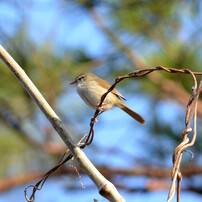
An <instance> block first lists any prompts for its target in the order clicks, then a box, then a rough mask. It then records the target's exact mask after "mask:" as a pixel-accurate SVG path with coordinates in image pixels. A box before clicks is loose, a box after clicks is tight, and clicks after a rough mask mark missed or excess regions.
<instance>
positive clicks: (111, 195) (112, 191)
mask: <svg viewBox="0 0 202 202" xmlns="http://www.w3.org/2000/svg"><path fill="white" fill-rule="evenodd" d="M0 58H1V59H2V60H3V61H4V63H5V64H6V65H7V66H8V67H9V68H10V70H11V71H12V72H13V73H14V74H15V76H16V77H17V78H18V80H19V81H20V83H21V84H22V85H23V87H24V88H25V90H26V91H27V92H28V93H29V95H30V96H31V97H32V99H33V100H34V101H35V102H36V104H37V105H38V107H39V108H40V109H41V110H42V111H43V113H44V114H45V115H46V117H47V118H48V120H49V121H50V122H51V124H52V125H53V127H54V128H55V130H56V131H57V133H58V135H59V136H60V137H61V138H62V140H63V141H64V143H65V144H66V146H67V147H68V148H69V150H70V151H71V153H72V155H73V156H74V158H75V159H76V161H77V162H78V164H79V165H80V166H81V168H82V169H83V170H84V172H85V173H86V174H87V175H88V176H89V177H90V178H91V180H92V181H93V182H94V183H95V184H96V186H97V188H98V190H99V193H100V194H101V195H102V196H103V197H105V198H107V199H108V200H110V201H118V202H120V201H125V200H124V198H123V197H122V196H121V195H120V194H119V193H118V191H117V190H116V188H115V187H114V185H113V184H112V183H110V182H109V181H108V180H107V179H105V178H104V177H103V176H102V175H101V174H100V172H99V171H98V170H97V169H96V168H95V167H94V165H93V164H92V163H91V162H90V160H89V159H88V158H87V157H86V155H85V154H84V152H83V151H82V150H81V149H80V148H79V147H77V146H75V144H74V143H73V141H72V139H71V136H70V134H69V133H68V132H67V130H66V129H65V128H64V126H63V123H62V121H61V120H60V119H59V117H58V116H57V114H56V113H55V112H54V111H53V109H52V108H51V107H50V105H49V104H48V103H47V102H46V100H45V99H44V97H43V96H42V95H41V93H40V92H39V91H38V89H37V88H36V86H35V85H34V84H33V83H32V81H31V80H30V79H29V77H28V76H27V75H26V73H25V72H24V70H23V69H22V68H21V67H20V66H19V65H18V64H17V63H16V61H15V60H14V59H13V58H12V57H11V56H10V55H9V54H8V52H7V51H6V50H5V49H4V48H3V47H2V46H1V45H0Z"/></svg>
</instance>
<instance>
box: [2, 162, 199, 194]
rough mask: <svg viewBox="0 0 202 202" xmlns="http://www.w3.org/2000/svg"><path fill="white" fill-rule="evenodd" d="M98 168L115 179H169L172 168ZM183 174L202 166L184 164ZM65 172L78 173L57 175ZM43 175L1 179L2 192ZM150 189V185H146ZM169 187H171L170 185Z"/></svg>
mask: <svg viewBox="0 0 202 202" xmlns="http://www.w3.org/2000/svg"><path fill="white" fill-rule="evenodd" d="M96 168H97V169H98V170H99V171H100V172H101V173H102V174H103V175H104V176H105V177H106V178H108V179H111V180H112V179H114V176H115V175H120V176H144V177H145V176H146V177H149V178H155V179H156V178H158V179H167V178H170V175H171V172H172V171H171V169H169V168H162V167H154V166H149V165H138V166H136V167H135V168H130V169H123V168H122V169H119V168H110V167H106V166H101V165H96ZM181 170H182V174H183V176H184V177H187V178H189V177H193V176H196V175H201V174H202V167H200V166H196V165H190V166H184V167H182V169H181ZM77 171H78V173H79V174H85V173H84V172H83V170H82V169H81V168H80V167H77ZM64 174H68V175H69V174H71V175H78V174H77V172H75V169H73V168H70V167H61V168H60V169H59V170H58V171H57V172H56V173H55V175H56V176H61V175H64ZM42 176H43V173H40V172H30V173H24V174H20V175H15V176H12V177H6V178H4V179H1V181H0V192H1V191H5V190H8V189H11V188H12V187H14V186H19V185H22V184H26V183H29V182H30V181H33V180H37V179H39V178H41V177H42ZM146 187H147V189H148V190H152V189H151V188H150V189H149V187H150V186H149V185H148V184H147V185H146ZM168 188H169V187H168Z"/></svg>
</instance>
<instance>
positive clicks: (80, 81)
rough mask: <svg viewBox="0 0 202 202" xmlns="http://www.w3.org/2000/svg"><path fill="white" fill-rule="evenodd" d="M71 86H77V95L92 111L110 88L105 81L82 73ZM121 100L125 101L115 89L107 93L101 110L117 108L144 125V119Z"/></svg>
mask: <svg viewBox="0 0 202 202" xmlns="http://www.w3.org/2000/svg"><path fill="white" fill-rule="evenodd" d="M71 84H76V85H77V92H78V94H79V95H80V97H81V98H82V99H83V101H84V102H85V103H86V104H87V105H88V106H90V107H91V108H93V109H96V108H97V106H98V104H99V103H100V100H101V97H102V95H103V94H104V93H106V92H107V90H108V89H109V88H110V86H111V85H110V84H109V83H108V82H106V81H105V80H103V79H101V78H99V77H97V76H96V75H94V74H91V73H84V74H81V75H79V76H78V77H77V78H76V79H75V81H73V82H72V83H71ZM121 98H122V99H123V100H126V99H125V98H124V97H123V96H122V95H121V93H119V92H118V91H117V90H116V89H113V90H112V91H111V92H110V93H108V95H107V97H106V98H105V100H104V102H103V103H102V106H101V110H102V111H107V110H110V109H112V108H113V107H119V108H120V109H122V110H123V111H124V112H126V113H127V114H128V115H130V116H131V117H133V118H134V119H135V120H136V121H138V122H139V123H141V124H144V123H145V120H144V118H143V117H142V116H140V115H139V114H138V113H136V112H134V111H133V110H132V109H130V108H128V107H127V106H126V104H125V103H124V102H123V101H122V100H121Z"/></svg>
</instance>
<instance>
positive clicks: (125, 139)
mask: <svg viewBox="0 0 202 202" xmlns="http://www.w3.org/2000/svg"><path fill="white" fill-rule="evenodd" d="M201 21H202V3H201V2H200V1H189V0H181V1H174V0H170V1H165V0H162V1H157V0H150V1H146V0H145V1H144V0H139V1H136V0H117V1H107V0H104V1H99V0H76V1H73V0H72V1H71V0H43V1H41V0H30V1H26V0H1V1H0V43H1V44H2V45H3V46H4V47H5V48H6V50H7V51H8V52H9V53H10V54H11V55H12V56H13V57H14V59H15V60H16V61H17V62H18V63H19V64H20V66H21V67H22V68H23V69H24V70H25V72H26V73H27V74H28V76H29V77H30V78H31V79H32V81H33V82H34V84H35V85H36V86H37V88H38V89H39V90H40V92H41V93H42V94H43V96H44V97H45V98H46V99H47V101H48V102H49V104H50V105H51V106H52V107H53V109H54V110H55V111H56V113H57V114H58V115H59V116H60V118H61V119H62V121H63V122H64V123H65V126H66V127H67V129H68V131H69V132H70V133H71V135H72V137H73V139H74V141H75V142H78V141H79V140H80V138H81V137H82V136H83V135H84V134H86V133H87V132H88V130H89V122H90V119H91V117H92V115H93V113H94V111H93V110H92V109H90V108H88V106H86V105H85V104H84V103H83V101H82V100H81V99H80V97H79V96H78V95H77V93H76V89H75V87H74V86H70V85H69V83H70V82H71V81H73V79H74V78H75V77H76V76H77V75H78V74H80V73H83V72H92V73H94V74H96V75H98V76H100V77H102V78H103V79H105V80H107V81H108V82H109V83H111V84H112V83H113V82H114V79H115V78H116V77H118V76H123V75H125V74H127V73H129V72H132V71H135V70H137V69H141V68H151V67H155V66H158V65H162V66H165V67H173V68H179V69H182V68H189V69H190V70H192V71H195V72H197V71H202V68H201V62H202V52H201V50H202V49H201V48H202V38H201V36H202V35H201V31H202V24H201ZM197 79H198V80H199V79H200V77H199V76H198V77H197ZM192 86H193V81H192V79H191V76H189V75H184V74H181V75H180V74H169V73H165V72H162V71H161V72H154V73H152V74H150V75H148V76H146V77H142V78H138V79H128V80H124V81H123V82H121V83H120V84H118V86H117V87H116V88H117V89H118V90H119V91H120V92H121V93H122V94H123V95H124V96H125V97H126V98H127V101H126V104H127V105H128V106H129V107H130V108H132V109H133V110H135V111H136V112H138V113H139V114H141V115H142V116H143V117H144V118H145V120H146V124H145V125H140V124H138V123H137V122H135V121H134V120H133V119H132V118H131V117H129V116H127V115H126V114H125V113H124V112H122V111H121V110H120V109H113V110H111V111H108V112H105V113H103V114H102V115H101V116H99V118H98V120H99V121H98V123H96V125H95V137H94V141H93V143H92V145H90V146H89V147H86V148H85V153H86V154H87V156H88V157H89V159H90V160H91V161H92V162H93V163H94V165H95V166H96V167H97V168H98V169H99V170H100V172H101V173H102V174H103V175H104V176H105V177H106V178H107V179H109V180H110V181H111V182H112V183H114V185H115V186H116V187H117V188H118V190H119V191H120V193H121V194H122V195H123V196H124V198H125V199H126V201H155V202H156V201H166V199H167V195H168V189H169V186H170V182H171V180H170V170H171V168H172V154H173V151H174V149H175V147H176V146H177V145H178V144H179V143H180V142H181V140H182V137H181V133H182V131H183V130H184V129H185V124H184V119H185V113H186V104H187V102H188V99H189V96H190V94H191V88H192ZM201 117H202V101H201V97H200V101H199V104H198V136H197V140H196V143H195V145H194V146H193V147H192V148H190V150H191V151H192V152H193V153H194V158H193V159H191V154H190V153H188V152H185V153H184V155H183V159H182V171H183V173H184V178H183V181H182V193H181V200H182V201H183V202H185V201H187V202H188V201H195V202H198V201H201V199H202V154H201V148H202V136H201V131H202V127H201ZM65 150H66V147H65V145H64V143H63V142H62V141H61V139H60V138H59V136H58V135H57V134H56V133H55V132H54V130H53V129H52V126H51V125H50V123H49V122H48V120H47V119H46V117H45V116H44V115H43V113H42V112H41V111H40V110H39V109H38V107H37V106H36V104H35V103H34V102H33V101H32V100H31V98H30V96H29V95H28V94H27V92H26V91H25V90H24V89H23V88H22V86H21V85H20V83H19V82H18V81H17V79H16V78H15V76H14V75H13V74H12V73H11V71H10V70H9V69H8V68H7V67H6V65H5V64H4V63H3V62H2V61H0V162H1V163H0V202H13V201H16V200H17V201H26V200H25V198H24V188H25V187H26V186H28V185H30V184H35V183H36V182H37V181H38V180H39V179H40V177H41V176H42V175H43V174H44V173H45V172H46V171H48V170H49V169H51V168H52V167H53V166H54V165H56V164H57V162H58V161H59V159H60V158H61V156H62V154H63V153H64V151H65ZM74 166H77V164H76V163H75V162H74V161H70V162H68V163H67V164H65V165H64V166H63V167H62V168H61V169H59V170H58V171H57V172H56V174H54V175H53V176H52V177H51V178H49V179H48V180H47V182H46V183H45V185H44V187H43V189H42V190H41V191H38V192H37V193H36V200H35V201H36V202H41V201H43V202H47V201H48V202H51V201H57V202H63V201H72V202H74V201H75V202H77V201H81V202H87V201H93V199H98V200H99V201H106V200H105V199H103V198H102V197H101V196H100V195H99V193H98V191H97V189H96V187H95V185H94V184H93V183H92V182H91V180H90V179H89V178H88V176H86V175H85V174H83V172H82V171H81V170H80V169H79V167H78V166H77V169H78V172H79V176H78V174H77V171H76V170H75V168H74ZM175 200H176V198H174V200H173V201H175Z"/></svg>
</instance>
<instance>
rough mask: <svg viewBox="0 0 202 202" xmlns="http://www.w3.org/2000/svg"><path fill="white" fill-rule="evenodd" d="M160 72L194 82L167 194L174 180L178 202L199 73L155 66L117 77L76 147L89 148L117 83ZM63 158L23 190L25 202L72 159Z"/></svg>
mask: <svg viewBox="0 0 202 202" xmlns="http://www.w3.org/2000/svg"><path fill="white" fill-rule="evenodd" d="M160 70H163V71H165V72H168V73H182V74H190V75H191V76H192V78H193V80H194V88H193V94H192V96H191V97H190V99H189V102H188V105H187V113H186V119H185V126H186V129H185V130H184V131H183V133H182V136H183V141H182V143H181V144H180V145H179V146H178V147H177V148H176V149H175V152H174V154H173V170H172V184H171V188H170V192H169V196H168V201H170V200H171V199H172V198H173V196H174V194H175V189H176V188H175V184H176V180H177V183H178V189H177V190H178V192H177V193H178V194H177V195H178V201H179V193H180V183H181V180H182V175H181V172H180V163H181V159H182V154H183V151H184V150H186V149H187V148H188V147H190V146H193V144H194V142H195V139H196V110H197V100H198V96H199V94H200V92H201V91H202V82H200V85H199V88H198V90H197V80H196V77H195V75H202V73H201V72H192V71H190V70H189V69H175V68H166V67H163V66H157V67H155V68H148V69H141V70H137V71H134V72H131V73H129V74H127V75H125V76H122V77H118V78H117V79H116V80H115V82H114V84H113V85H111V87H110V88H109V89H108V91H107V92H106V93H105V94H103V95H102V97H101V101H100V103H99V105H98V106H97V109H96V110H95V113H94V116H93V117H92V118H91V121H90V130H89V133H88V134H85V135H84V137H83V138H82V139H81V141H80V142H79V144H78V146H79V147H80V148H81V149H84V148H85V147H86V146H89V145H90V144H91V143H92V141H93V138H94V125H95V122H96V118H97V117H98V116H99V115H100V114H101V113H102V111H100V110H99V109H100V107H101V106H102V103H103V102H104V99H105V98H106V96H107V94H108V93H110V92H111V91H112V90H113V89H114V88H115V86H116V85H117V84H118V83H119V82H121V81H122V80H124V79H128V78H134V77H143V76H146V75H148V74H150V73H152V72H154V71H160ZM193 117H194V134H193V138H192V141H191V142H190V141H189V138H188V133H189V132H191V131H192V129H191V128H190V124H191V120H192V118H193ZM82 141H84V142H83V143H82ZM64 156H65V155H63V157H62V159H61V161H60V162H59V163H58V165H56V166H55V167H54V168H52V169H51V170H49V171H48V172H47V173H46V174H45V175H44V176H43V177H42V179H41V180H40V181H38V182H37V183H36V184H35V185H30V186H28V187H26V188H25V197H26V199H27V201H34V198H35V193H36V191H37V190H40V189H42V187H43V185H44V183H45V181H46V180H47V179H48V177H49V176H50V175H52V174H53V173H54V172H55V171H56V170H57V169H58V168H59V167H60V166H62V165H63V164H64V163H66V162H67V161H69V160H71V159H72V157H73V155H72V154H69V155H68V156H67V157H66V158H65V159H63V158H64ZM40 185H41V186H40ZM39 186H40V188H39ZM29 187H33V191H32V194H31V197H30V198H28V197H27V189H28V188H29Z"/></svg>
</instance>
